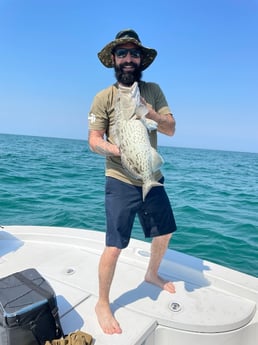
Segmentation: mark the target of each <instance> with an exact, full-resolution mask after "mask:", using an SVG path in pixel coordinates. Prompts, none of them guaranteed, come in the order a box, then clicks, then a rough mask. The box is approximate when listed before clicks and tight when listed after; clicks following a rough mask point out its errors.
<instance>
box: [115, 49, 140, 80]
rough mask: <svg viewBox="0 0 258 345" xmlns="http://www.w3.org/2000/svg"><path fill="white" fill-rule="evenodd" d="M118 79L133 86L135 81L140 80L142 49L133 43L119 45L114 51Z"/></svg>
mask: <svg viewBox="0 0 258 345" xmlns="http://www.w3.org/2000/svg"><path fill="white" fill-rule="evenodd" d="M113 59H114V68H115V75H116V79H117V81H118V82H119V83H121V84H123V85H125V86H131V85H132V84H133V83H134V82H135V81H140V79H141V77H142V72H141V51H140V49H139V47H137V46H136V45H135V44H133V43H125V44H121V45H119V46H117V47H116V48H115V50H114V53H113Z"/></svg>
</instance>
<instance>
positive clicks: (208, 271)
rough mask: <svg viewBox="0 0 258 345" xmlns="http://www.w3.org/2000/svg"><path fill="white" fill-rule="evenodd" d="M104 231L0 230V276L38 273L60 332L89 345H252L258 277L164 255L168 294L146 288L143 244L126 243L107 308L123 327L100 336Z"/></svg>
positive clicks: (256, 333) (256, 334)
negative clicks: (81, 334) (53, 298)
mask: <svg viewBox="0 0 258 345" xmlns="http://www.w3.org/2000/svg"><path fill="white" fill-rule="evenodd" d="M103 245H104V233H102V232H97V231H90V230H79V229H69V228H54V227H30V226H27V227H26V226H7V227H4V228H3V229H2V230H0V276H1V277H4V276H6V275H9V274H11V273H12V272H16V271H21V270H24V269H26V268H31V267H33V268H36V269H37V270H38V271H39V272H40V273H41V274H42V275H43V276H44V277H45V278H46V279H47V280H48V281H49V282H50V284H51V285H52V287H53V288H54V290H55V292H56V295H57V301H58V306H59V311H60V315H61V323H62V326H63V328H64V331H65V333H68V332H72V331H75V330H76V329H81V330H84V331H86V332H88V333H90V334H91V335H92V336H93V338H94V344H95V345H109V344H110V345H111V344H112V345H118V344H119V345H127V344H128V345H156V344H158V345H170V344H172V343H173V344H180V345H186V344H191V345H195V344H196V345H197V344H198V345H204V344H205V345H207V344H209V345H213V344H214V345H215V344H216V345H220V344H221V345H222V344H223V345H244V344H245V345H256V344H257V343H258V341H257V339H258V314H257V304H258V279H257V278H255V277H251V276H248V275H246V274H242V273H239V272H237V271H233V270H230V269H227V268H225V267H222V266H219V265H216V264H213V263H211V262H208V261H203V260H200V259H197V258H194V257H191V256H188V255H185V254H182V253H179V252H175V251H171V250H168V251H167V253H166V256H165V258H164V260H163V261H162V264H161V267H160V274H162V275H163V276H165V277H166V278H168V279H172V280H173V281H174V282H175V286H176V293H175V294H169V293H168V292H166V291H162V290H160V289H159V288H157V287H155V286H153V285H151V284H148V283H145V282H144V280H143V278H144V274H145V271H146V267H147V263H148V258H149V250H150V245H149V243H146V242H142V241H138V240H133V239H132V240H131V242H130V246H129V247H128V248H127V249H126V250H124V251H123V252H122V255H121V256H120V258H119V262H118V266H117V270H116V274H115V277H114V281H113V284H112V289H111V296H110V297H111V298H110V299H111V302H112V309H113V311H114V313H115V315H116V317H117V319H118V320H119V322H120V325H121V327H122V329H123V333H122V334H121V335H112V336H111V335H105V334H103V332H102V331H101V329H100V327H99V325H98V322H97V320H96V316H95V312H94V307H95V304H96V301H97V294H98V279H97V274H98V262H99V258H100V255H101V253H102V250H103Z"/></svg>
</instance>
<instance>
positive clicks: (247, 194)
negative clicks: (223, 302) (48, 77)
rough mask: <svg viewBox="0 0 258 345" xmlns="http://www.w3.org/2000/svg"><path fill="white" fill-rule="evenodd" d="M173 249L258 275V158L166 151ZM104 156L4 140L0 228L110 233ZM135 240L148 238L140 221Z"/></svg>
mask: <svg viewBox="0 0 258 345" xmlns="http://www.w3.org/2000/svg"><path fill="white" fill-rule="evenodd" d="M160 153H161V154H162V156H163V157H164V159H165V164H164V166H163V168H162V171H163V173H164V175H165V187H166V190H167V193H168V195H169V198H170V201H171V204H172V206H173V210H174V214H175V218H176V222H177V226H178V230H177V231H176V233H175V234H174V236H173V238H172V240H171V242H170V248H171V249H175V250H178V251H181V252H184V253H187V254H190V255H194V256H197V257H199V258H202V259H206V260H210V261H212V262H215V263H218V264H222V265H225V266H227V267H230V268H233V269H237V270H239V271H242V272H245V273H248V274H251V275H253V276H256V277H258V154H256V153H240V152H226V151H215V150H201V149H186V148H175V147H160ZM104 165H105V160H104V158H103V157H101V156H99V155H96V154H94V153H92V152H90V151H89V149H88V144H87V141H82V140H71V139H56V138H42V137H31V136H19V135H18V136H17V135H7V134H0V225H46V226H61V227H75V228H87V229H94V230H98V231H105V212H104V182H105V178H104ZM133 237H134V238H137V239H141V240H144V237H143V234H142V231H141V227H140V225H139V222H138V220H137V219H136V221H135V224H134V229H133Z"/></svg>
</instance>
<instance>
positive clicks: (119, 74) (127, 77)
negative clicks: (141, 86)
mask: <svg viewBox="0 0 258 345" xmlns="http://www.w3.org/2000/svg"><path fill="white" fill-rule="evenodd" d="M129 66H130V67H134V71H132V72H124V71H123V68H124V67H129ZM115 76H116V80H117V81H118V82H120V83H122V84H124V85H127V86H131V85H133V83H134V82H135V81H140V80H141V77H142V72H141V68H140V66H138V65H137V64H136V63H134V62H132V61H131V62H124V63H121V64H119V65H115Z"/></svg>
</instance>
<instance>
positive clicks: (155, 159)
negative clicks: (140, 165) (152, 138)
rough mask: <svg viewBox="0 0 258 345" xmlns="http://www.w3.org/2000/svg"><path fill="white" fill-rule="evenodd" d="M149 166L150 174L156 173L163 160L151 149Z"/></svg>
mask: <svg viewBox="0 0 258 345" xmlns="http://www.w3.org/2000/svg"><path fill="white" fill-rule="evenodd" d="M151 164H152V172H155V171H158V170H159V169H160V168H161V166H162V164H164V159H163V158H162V157H161V155H160V154H159V153H158V152H157V151H156V150H155V149H154V148H153V147H152V148H151Z"/></svg>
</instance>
